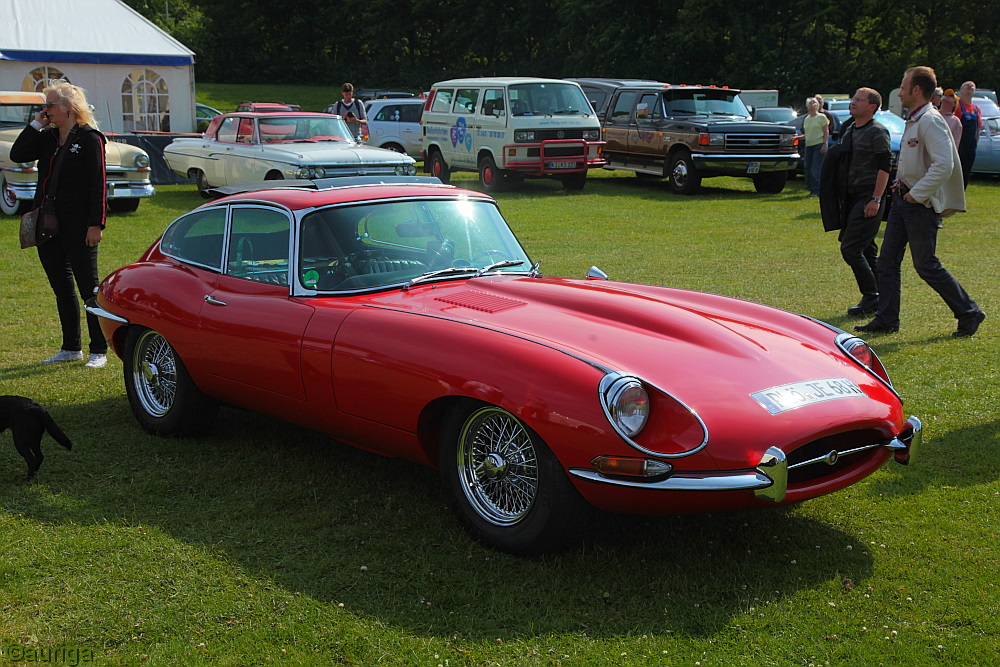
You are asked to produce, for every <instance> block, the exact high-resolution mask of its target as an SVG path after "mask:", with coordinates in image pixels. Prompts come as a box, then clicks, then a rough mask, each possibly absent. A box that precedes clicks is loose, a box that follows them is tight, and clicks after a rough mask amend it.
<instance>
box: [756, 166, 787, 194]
mask: <svg viewBox="0 0 1000 667" xmlns="http://www.w3.org/2000/svg"><path fill="white" fill-rule="evenodd" d="M787 182H788V172H787V171H768V172H764V173H763V174H757V175H756V176H754V177H753V187H754V189H755V190H756V191H757V192H759V193H761V194H765V195H776V194H778V193H779V192H781V191H782V190H784V189H785V183H787Z"/></svg>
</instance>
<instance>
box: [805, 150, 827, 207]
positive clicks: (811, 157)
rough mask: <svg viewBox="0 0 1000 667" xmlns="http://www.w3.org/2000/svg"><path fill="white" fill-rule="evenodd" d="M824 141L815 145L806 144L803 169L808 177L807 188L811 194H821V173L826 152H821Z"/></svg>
mask: <svg viewBox="0 0 1000 667" xmlns="http://www.w3.org/2000/svg"><path fill="white" fill-rule="evenodd" d="M822 147H823V144H822V143H819V144H816V145H815V146H806V154H805V158H804V159H803V164H802V169H803V171H804V172H805V177H806V189H807V190H809V193H810V194H814V195H818V194H819V175H820V172H821V171H822V170H823V157H824V154H823V153H822V152H820V148H822Z"/></svg>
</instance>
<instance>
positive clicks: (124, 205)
mask: <svg viewBox="0 0 1000 667" xmlns="http://www.w3.org/2000/svg"><path fill="white" fill-rule="evenodd" d="M139 201H140V200H139V198H138V197H129V198H128V199H109V200H108V210H109V211H111V212H112V213H132V212H134V211H136V210H138V208H139Z"/></svg>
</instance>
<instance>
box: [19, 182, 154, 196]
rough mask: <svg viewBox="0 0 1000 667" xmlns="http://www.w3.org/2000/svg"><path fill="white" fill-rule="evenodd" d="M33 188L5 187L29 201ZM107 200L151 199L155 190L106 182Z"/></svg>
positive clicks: (146, 184)
mask: <svg viewBox="0 0 1000 667" xmlns="http://www.w3.org/2000/svg"><path fill="white" fill-rule="evenodd" d="M35 186H36V184H35V183H34V182H32V183H18V182H16V181H15V182H11V181H7V187H8V188H10V191H11V192H13V193H14V196H15V197H16V198H17V199H24V200H31V199H34V198H35ZM107 192H108V199H135V198H139V197H152V196H153V195H155V194H156V188H154V187H153V185H152V183H150V182H149V181H110V180H109V181H108V190H107Z"/></svg>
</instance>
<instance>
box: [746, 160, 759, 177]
mask: <svg viewBox="0 0 1000 667" xmlns="http://www.w3.org/2000/svg"><path fill="white" fill-rule="evenodd" d="M747 173H748V174H759V173H760V162H751V163H750V164H748V165H747Z"/></svg>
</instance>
